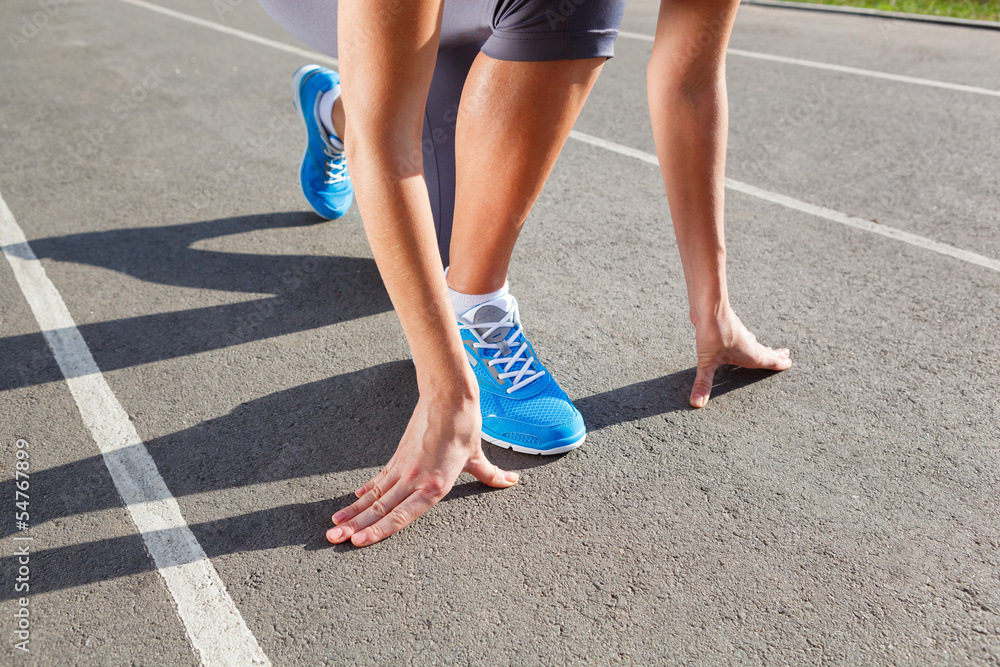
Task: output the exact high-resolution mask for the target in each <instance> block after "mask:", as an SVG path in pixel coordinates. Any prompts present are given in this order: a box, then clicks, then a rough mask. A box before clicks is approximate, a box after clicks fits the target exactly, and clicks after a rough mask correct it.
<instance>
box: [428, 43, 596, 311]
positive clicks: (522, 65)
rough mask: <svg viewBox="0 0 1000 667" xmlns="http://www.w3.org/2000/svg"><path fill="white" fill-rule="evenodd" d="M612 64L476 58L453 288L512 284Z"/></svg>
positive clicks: (462, 131) (467, 103) (461, 142)
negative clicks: (517, 251) (535, 216)
mask: <svg viewBox="0 0 1000 667" xmlns="http://www.w3.org/2000/svg"><path fill="white" fill-rule="evenodd" d="M604 60H605V59H604V58H589V59H585V60H553V61H545V62H517V61H509V60H496V59H494V58H490V57H489V56H486V55H485V54H480V55H479V56H478V57H477V58H476V61H475V63H474V64H473V66H472V71H471V72H470V73H469V76H468V79H467V81H466V84H465V91H464V92H463V94H462V105H461V108H460V110H459V114H458V128H457V134H456V144H457V147H458V148H457V166H458V183H457V196H456V203H455V225H454V229H453V231H452V238H451V268H450V269H449V272H448V285H449V286H450V287H451V288H452V289H454V290H456V291H458V292H464V293H466V294H486V293H488V292H493V291H495V290H497V289H499V288H500V287H501V286H502V285H503V284H504V281H505V280H506V279H507V267H508V266H509V264H510V257H511V253H512V252H513V250H514V243H515V242H516V241H517V237H518V234H519V233H520V232H521V227H522V226H523V225H524V221H525V218H526V217H527V215H528V211H530V210H531V207H532V205H533V204H534V203H535V200H536V199H537V198H538V195H539V194H540V193H541V191H542V186H543V185H544V184H545V180H546V179H547V178H548V175H549V172H551V171H552V167H553V166H554V165H555V161H556V158H557V157H558V156H559V151H560V150H561V149H562V146H563V144H564V143H565V142H566V139H567V137H569V131H570V130H571V129H572V128H573V123H574V122H575V121H576V118H577V116H578V115H579V113H580V110H581V109H582V108H583V103H584V101H585V100H586V99H587V95H588V93H590V89H591V88H592V87H593V85H594V82H595V81H596V80H597V75H598V74H599V73H600V71H601V67H602V66H603V64H604Z"/></svg>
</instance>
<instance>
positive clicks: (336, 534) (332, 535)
mask: <svg viewBox="0 0 1000 667" xmlns="http://www.w3.org/2000/svg"><path fill="white" fill-rule="evenodd" d="M343 536H344V531H343V529H341V528H334V529H333V530H330V531H329V532H327V534H326V539H328V540H330V541H331V542H333V541H335V540H339V539H340V538H342V537H343Z"/></svg>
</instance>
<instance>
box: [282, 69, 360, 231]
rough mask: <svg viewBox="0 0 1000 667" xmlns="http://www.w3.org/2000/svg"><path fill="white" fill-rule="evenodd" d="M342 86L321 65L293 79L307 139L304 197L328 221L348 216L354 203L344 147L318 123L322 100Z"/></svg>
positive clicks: (301, 173) (302, 175) (301, 176)
mask: <svg viewBox="0 0 1000 667" xmlns="http://www.w3.org/2000/svg"><path fill="white" fill-rule="evenodd" d="M339 83H340V75H339V74H337V73H336V72H334V71H333V70H329V69H327V68H325V67H320V66H319V65H303V66H302V67H300V68H298V69H297V70H296V71H295V75H294V76H293V77H292V100H293V101H294V102H295V108H296V109H297V110H298V112H299V113H300V114H301V115H302V122H303V123H304V124H305V126H306V137H307V141H306V150H305V154H303V156H302V167H301V168H300V169H299V180H300V181H301V183H302V193H303V194H305V196H306V200H308V202H309V205H310V206H312V207H313V210H314V211H316V213H318V214H319V215H321V216H323V217H324V218H327V219H328V220H333V219H335V218H339V217H340V216H342V215H344V214H345V213H347V209H349V208H351V202H353V201H354V184H353V183H351V175H350V174H349V173H348V172H347V159H346V157H345V156H344V145H343V143H341V141H340V140H339V139H338V138H337V137H336V135H333V136H332V137H331V135H330V133H328V132H327V131H326V128H325V127H323V122H322V121H321V120H320V119H319V98H320V97H322V96H323V93H325V92H326V91H328V90H331V89H332V88H333V87H334V86H336V85H338V84H339Z"/></svg>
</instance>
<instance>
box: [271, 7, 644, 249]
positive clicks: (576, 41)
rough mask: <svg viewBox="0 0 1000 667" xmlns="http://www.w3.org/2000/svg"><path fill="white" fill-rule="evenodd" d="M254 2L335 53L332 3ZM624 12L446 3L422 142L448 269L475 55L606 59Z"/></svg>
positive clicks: (306, 38)
mask: <svg viewBox="0 0 1000 667" xmlns="http://www.w3.org/2000/svg"><path fill="white" fill-rule="evenodd" d="M258 1H259V2H260V4H261V6H262V7H263V8H264V10H265V11H267V13H268V14H270V15H271V18H273V19H274V20H275V21H276V22H277V23H278V24H279V25H281V26H282V27H283V28H284V29H285V30H287V31H288V32H290V33H291V34H292V35H294V36H295V37H296V38H298V39H299V40H301V41H303V42H305V43H306V44H308V45H309V46H311V47H313V48H314V49H316V50H318V51H321V52H323V53H325V54H327V55H329V56H332V57H334V58H336V57H337V2H336V0H258ZM407 1H408V0H400V2H407ZM624 11H625V0H445V3H444V15H443V17H442V21H441V39H440V45H439V49H438V60H437V64H436V66H435V69H434V79H433V81H432V83H431V89H430V93H429V95H428V101H427V109H426V112H425V117H424V142H423V144H424V177H425V178H426V180H427V190H428V194H429V195H430V200H431V208H432V210H433V211H434V224H435V227H436V229H437V235H438V247H439V248H440V250H441V258H442V260H443V262H444V265H445V266H447V265H448V246H449V244H450V242H451V227H452V219H453V215H454V208H455V122H456V120H457V110H458V103H459V101H460V100H461V97H462V88H463V87H464V86H465V79H466V77H467V76H468V74H469V69H470V68H471V67H472V62H473V60H475V58H476V56H477V55H478V54H479V52H480V51H481V52H482V53H484V54H486V55H487V56H489V57H491V58H495V59H497V60H518V61H542V60H580V59H584V58H611V57H612V56H613V55H614V46H615V40H616V39H617V38H618V28H619V26H620V25H621V21H622V15H623V13H624ZM348 141H350V139H349V138H348Z"/></svg>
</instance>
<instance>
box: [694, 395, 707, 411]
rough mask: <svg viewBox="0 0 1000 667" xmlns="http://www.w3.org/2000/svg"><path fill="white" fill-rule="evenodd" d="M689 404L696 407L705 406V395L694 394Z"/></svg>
mask: <svg viewBox="0 0 1000 667" xmlns="http://www.w3.org/2000/svg"><path fill="white" fill-rule="evenodd" d="M691 405H693V406H694V407H696V408H703V407H705V397H704V396H695V397H694V400H693V401H691Z"/></svg>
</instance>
